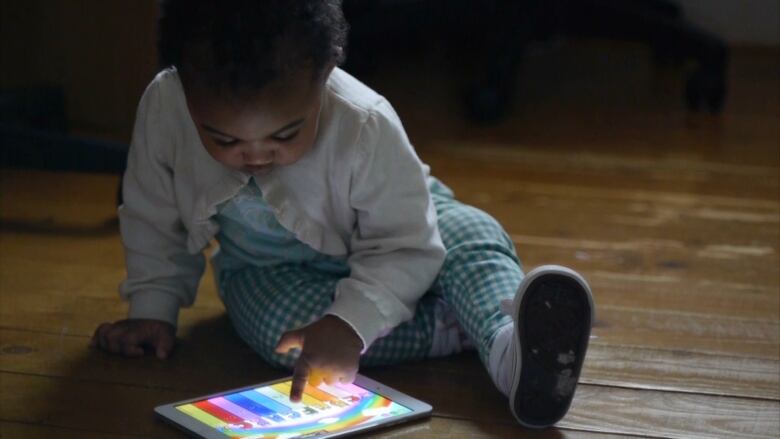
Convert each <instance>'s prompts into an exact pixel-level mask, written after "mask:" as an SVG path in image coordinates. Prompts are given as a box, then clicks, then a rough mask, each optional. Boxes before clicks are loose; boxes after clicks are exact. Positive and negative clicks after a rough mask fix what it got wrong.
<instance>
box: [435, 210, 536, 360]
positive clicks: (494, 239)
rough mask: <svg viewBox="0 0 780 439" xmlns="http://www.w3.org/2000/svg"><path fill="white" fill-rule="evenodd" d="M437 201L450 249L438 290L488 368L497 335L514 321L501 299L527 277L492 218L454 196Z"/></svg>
mask: <svg viewBox="0 0 780 439" xmlns="http://www.w3.org/2000/svg"><path fill="white" fill-rule="evenodd" d="M433 200H434V202H435V203H436V210H437V213H438V216H439V231H440V233H441V237H442V240H443V241H444V246H445V247H446V248H447V259H446V260H445V261H444V266H443V267H442V270H441V272H440V274H439V278H438V279H437V282H436V286H435V289H436V291H437V293H438V294H441V295H442V296H443V297H444V299H445V300H446V301H447V303H448V304H449V305H450V306H451V307H452V308H453V310H454V312H455V314H456V315H457V317H458V321H459V322H460V324H461V326H463V328H464V330H465V331H466V333H467V334H468V335H469V337H470V338H471V341H472V342H473V343H474V345H475V347H476V348H477V351H478V352H479V357H480V359H481V360H482V362H483V363H484V364H485V365H486V366H487V365H488V355H489V353H490V347H491V346H492V343H493V339H494V337H495V336H496V334H497V333H498V331H499V329H501V328H502V327H504V326H506V325H507V324H510V323H511V322H512V318H511V316H508V315H506V314H504V313H502V312H501V301H502V300H511V299H512V298H513V297H514V296H515V293H516V292H517V288H518V286H519V285H520V282H521V281H522V280H523V271H522V268H521V266H520V261H519V259H518V257H517V255H516V254H515V249H514V244H513V243H512V240H511V239H510V238H509V236H508V235H507V234H506V232H505V231H504V229H503V228H502V227H501V225H499V224H498V222H497V221H496V220H495V219H493V217H491V216H490V215H488V214H487V213H485V212H483V211H481V210H479V209H477V208H474V207H471V206H468V205H465V204H462V203H460V202H458V201H457V200H454V199H452V198H450V197H446V196H442V195H438V194H434V196H433Z"/></svg>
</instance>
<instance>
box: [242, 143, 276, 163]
mask: <svg viewBox="0 0 780 439" xmlns="http://www.w3.org/2000/svg"><path fill="white" fill-rule="evenodd" d="M275 153H276V151H275V150H274V149H273V148H268V147H263V146H262V145H250V146H249V147H247V148H246V149H245V150H244V152H243V156H244V163H246V164H247V165H250V166H260V165H266V164H268V163H271V162H272V161H273V160H274V154H275Z"/></svg>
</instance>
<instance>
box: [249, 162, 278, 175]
mask: <svg viewBox="0 0 780 439" xmlns="http://www.w3.org/2000/svg"><path fill="white" fill-rule="evenodd" d="M271 169H273V165H271V164H268V165H244V166H243V168H242V169H241V170H242V171H244V172H246V173H247V174H252V175H261V174H267V173H268V172H270V171H271Z"/></svg>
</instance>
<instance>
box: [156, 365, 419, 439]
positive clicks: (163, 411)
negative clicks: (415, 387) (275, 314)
mask: <svg viewBox="0 0 780 439" xmlns="http://www.w3.org/2000/svg"><path fill="white" fill-rule="evenodd" d="M290 379H292V377H284V378H279V379H276V380H273V381H267V382H264V383H260V384H252V385H250V386H245V387H239V388H236V389H231V390H226V391H222V392H218V393H213V394H211V395H205V396H199V397H196V398H190V399H185V400H183V401H177V402H173V403H170V404H163V405H161V406H158V407H155V408H154V412H155V414H157V416H159V417H160V418H162V419H163V420H164V421H166V422H168V423H170V424H172V425H173V426H175V427H177V428H179V429H182V430H184V431H186V432H187V433H190V434H193V435H195V436H196V437H199V438H201V439H226V438H227V436H225V435H224V434H222V433H219V432H218V431H215V430H214V429H213V428H212V427H209V426H208V425H206V424H203V423H202V422H200V421H198V420H197V419H195V418H192V417H190V416H188V415H187V414H185V413H182V412H181V411H179V410H177V409H176V406H179V405H182V404H188V403H191V402H195V401H202V400H204V399H209V398H214V397H217V396H222V395H226V394H230V393H235V392H241V391H244V390H249V389H255V388H258V387H263V386H270V385H272V384H276V383H279V382H282V381H288V380H290ZM354 384H355V385H357V386H360V387H362V388H364V389H366V390H368V391H371V392H374V393H376V394H378V395H380V396H384V397H385V398H387V399H389V400H391V401H393V402H395V403H398V404H400V405H402V406H404V407H406V408H408V409H409V410H411V412H410V413H407V414H404V415H400V416H397V417H393V418H389V419H383V420H379V421H375V422H373V423H369V424H366V425H359V426H355V427H351V428H348V429H346V430H342V431H337V432H332V433H328V434H325V435H323V436H315V437H316V438H317V439H325V438H341V437H345V436H349V435H353V434H356V433H363V432H366V431H369V430H374V429H377V428H384V427H387V426H390V425H393V424H398V423H401V422H406V421H411V420H413V419H417V418H422V417H427V416H430V415H431V412H432V411H433V408H432V407H431V406H430V405H429V404H427V403H425V402H422V401H420V400H419V399H416V398H413V397H411V396H409V395H407V394H405V393H402V392H400V391H398V390H396V389H393V388H392V387H388V386H386V385H384V384H381V383H378V382H376V381H374V380H372V379H371V378H368V377H366V376H364V375H357V376H356V377H355V382H354Z"/></svg>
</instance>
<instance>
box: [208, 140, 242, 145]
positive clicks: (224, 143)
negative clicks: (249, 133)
mask: <svg viewBox="0 0 780 439" xmlns="http://www.w3.org/2000/svg"><path fill="white" fill-rule="evenodd" d="M214 143H216V144H217V145H219V146H231V145H235V144H236V143H238V140H236V139H233V140H218V139H214Z"/></svg>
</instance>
